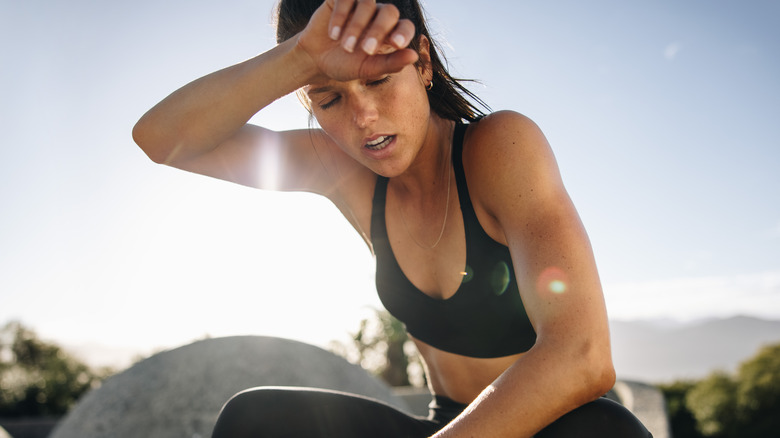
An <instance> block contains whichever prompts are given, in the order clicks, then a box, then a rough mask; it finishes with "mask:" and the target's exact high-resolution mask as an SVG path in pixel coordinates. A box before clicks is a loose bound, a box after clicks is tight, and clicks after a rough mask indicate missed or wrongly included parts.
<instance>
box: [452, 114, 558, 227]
mask: <svg viewBox="0 0 780 438" xmlns="http://www.w3.org/2000/svg"><path fill="white" fill-rule="evenodd" d="M463 163H464V170H465V171H466V174H467V179H468V183H469V193H470V194H471V197H472V199H473V200H474V201H475V202H474V203H475V206H476V207H477V208H481V209H483V211H484V212H485V213H486V214H487V215H489V216H490V217H493V218H495V220H498V221H499V222H500V221H501V219H500V218H501V216H503V215H506V214H509V213H511V214H512V215H518V214H532V213H533V212H534V211H535V210H537V209H538V208H540V207H543V206H544V205H549V204H551V203H556V202H558V201H560V200H561V199H562V197H565V196H567V195H566V194H565V189H564V188H563V183H562V182H561V178H560V173H559V171H558V165H557V163H556V160H555V156H554V155H553V152H552V149H551V148H550V145H549V143H548V141H547V139H546V137H545V136H544V134H543V133H542V131H541V129H539V127H538V126H537V124H536V123H534V121H533V120H531V119H530V118H528V117H526V116H524V115H522V114H520V113H517V112H514V111H500V112H496V113H492V114H490V115H488V116H486V117H484V118H482V119H481V120H480V121H479V122H476V123H474V124H472V126H470V128H469V130H468V131H467V134H466V137H465V138H464V152H463Z"/></svg>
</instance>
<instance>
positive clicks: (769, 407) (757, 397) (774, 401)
mask: <svg viewBox="0 0 780 438" xmlns="http://www.w3.org/2000/svg"><path fill="white" fill-rule="evenodd" d="M737 379H738V386H737V392H736V400H737V410H738V412H739V415H740V420H741V421H740V423H741V424H740V435H739V436H740V437H769V436H778V435H780V415H779V414H780V344H775V345H770V346H767V347H764V348H762V349H761V350H760V351H759V352H758V354H756V356H754V357H753V358H751V359H749V360H747V361H745V362H744V363H742V365H740V367H739V371H738V372H737Z"/></svg>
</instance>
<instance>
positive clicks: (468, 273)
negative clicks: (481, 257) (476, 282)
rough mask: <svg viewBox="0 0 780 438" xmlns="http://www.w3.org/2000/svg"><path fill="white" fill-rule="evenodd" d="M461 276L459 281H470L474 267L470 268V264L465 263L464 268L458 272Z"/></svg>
mask: <svg viewBox="0 0 780 438" xmlns="http://www.w3.org/2000/svg"><path fill="white" fill-rule="evenodd" d="M460 275H461V277H463V279H462V280H461V281H460V282H461V283H468V282H469V281H471V279H472V278H474V269H472V268H471V266H469V265H466V269H464V270H463V271H461V272H460Z"/></svg>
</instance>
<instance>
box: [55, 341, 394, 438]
mask: <svg viewBox="0 0 780 438" xmlns="http://www.w3.org/2000/svg"><path fill="white" fill-rule="evenodd" d="M255 386H309V387H316V388H324V389H335V390H340V391H347V392H352V393H356V394H361V395H365V396H368V397H373V398H376V399H379V400H382V401H384V402H386V403H389V404H391V405H393V406H396V407H398V408H400V409H402V410H408V409H407V407H406V405H405V403H404V401H403V400H401V399H400V398H398V397H396V396H394V395H393V394H392V392H391V390H390V388H389V387H388V386H387V385H385V384H384V383H382V382H380V381H379V380H378V379H376V378H374V377H373V376H371V375H369V374H368V373H367V372H366V371H364V370H363V369H362V368H360V367H359V366H357V365H353V364H350V363H348V362H347V361H346V360H344V359H342V358H340V357H338V356H336V355H334V354H332V353H330V352H328V351H325V350H323V349H321V348H318V347H314V346H311V345H308V344H304V343H301V342H296V341H291V340H286V339H279V338H270V337H262V336H241V337H230V338H217V339H207V340H203V341H198V342H195V343H193V344H189V345H186V346H184V347H180V348H177V349H175V350H170V351H166V352H162V353H159V354H156V355H154V356H152V357H150V358H148V359H146V360H143V361H141V362H139V363H137V364H135V365H133V366H132V367H130V368H129V369H127V370H126V371H124V372H122V373H120V374H117V375H115V376H113V377H111V378H109V379H107V380H106V381H105V382H104V383H103V385H102V386H101V387H100V388H98V389H96V390H94V391H91V392H90V393H89V394H87V395H86V396H85V397H84V398H83V399H82V400H81V401H79V403H78V404H77V405H76V407H75V408H74V409H73V410H72V411H71V412H70V413H69V414H68V415H67V416H66V417H65V419H64V420H63V421H62V422H61V423H60V424H59V425H58V426H57V428H56V429H55V430H54V432H53V434H52V436H51V438H84V437H90V438H99V437H111V438H125V437H128V438H129V437H133V438H135V437H147V438H156V437H160V438H170V437H186V438H198V437H208V436H211V430H212V428H213V427H214V424H215V423H216V419H217V415H218V414H219V410H220V408H221V407H222V405H223V404H224V403H225V402H226V401H227V400H228V399H229V398H230V397H231V396H232V395H234V394H235V393H237V392H239V391H241V390H244V389H247V388H250V387H255Z"/></svg>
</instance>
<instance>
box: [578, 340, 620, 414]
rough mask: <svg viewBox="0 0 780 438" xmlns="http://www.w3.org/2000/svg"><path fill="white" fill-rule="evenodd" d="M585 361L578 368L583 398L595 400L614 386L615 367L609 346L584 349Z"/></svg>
mask: <svg viewBox="0 0 780 438" xmlns="http://www.w3.org/2000/svg"><path fill="white" fill-rule="evenodd" d="M585 350H586V351H585V353H584V355H585V360H583V361H582V364H583V366H582V367H581V368H580V371H581V373H582V374H583V375H582V380H581V381H582V382H583V388H582V390H583V398H584V399H585V400H586V401H592V400H595V399H597V398H599V397H601V396H603V395H604V394H606V393H607V392H608V391H609V390H610V389H612V387H613V386H614V385H615V380H616V374H615V367H614V365H613V364H612V353H611V351H610V348H609V344H607V346H605V347H595V348H594V347H593V346H586V347H585Z"/></svg>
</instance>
